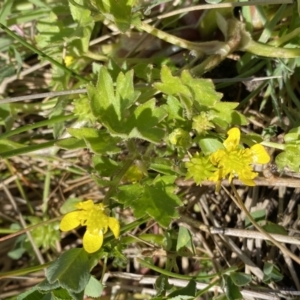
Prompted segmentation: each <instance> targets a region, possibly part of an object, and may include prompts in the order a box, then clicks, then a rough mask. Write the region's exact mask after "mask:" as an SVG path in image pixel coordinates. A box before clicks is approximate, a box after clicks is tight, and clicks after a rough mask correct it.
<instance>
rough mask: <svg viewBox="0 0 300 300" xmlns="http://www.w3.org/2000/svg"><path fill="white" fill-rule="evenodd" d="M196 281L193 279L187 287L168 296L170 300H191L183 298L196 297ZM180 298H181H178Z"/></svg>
mask: <svg viewBox="0 0 300 300" xmlns="http://www.w3.org/2000/svg"><path fill="white" fill-rule="evenodd" d="M196 291H197V289H196V281H195V280H194V279H192V280H191V281H190V282H189V283H188V284H187V286H186V287H184V288H181V289H178V290H176V291H174V292H172V293H170V294H169V295H168V299H190V298H186V297H184V298H182V296H190V297H195V295H196ZM178 297H179V298H178Z"/></svg>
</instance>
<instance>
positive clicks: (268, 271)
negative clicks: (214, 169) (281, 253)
mask: <svg viewBox="0 0 300 300" xmlns="http://www.w3.org/2000/svg"><path fill="white" fill-rule="evenodd" d="M263 272H264V278H263V281H264V282H266V283H269V282H272V281H275V282H276V281H280V280H282V279H283V275H282V274H281V273H280V271H279V269H278V267H277V266H276V265H274V264H271V263H269V262H265V264H264V268H263Z"/></svg>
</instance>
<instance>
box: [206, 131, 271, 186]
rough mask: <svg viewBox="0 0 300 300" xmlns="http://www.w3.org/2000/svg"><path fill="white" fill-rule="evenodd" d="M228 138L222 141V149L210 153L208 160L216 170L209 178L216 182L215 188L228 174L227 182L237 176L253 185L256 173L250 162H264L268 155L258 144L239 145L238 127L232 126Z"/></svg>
mask: <svg viewBox="0 0 300 300" xmlns="http://www.w3.org/2000/svg"><path fill="white" fill-rule="evenodd" d="M227 134H228V138H227V139H226V140H225V141H224V143H223V145H224V149H219V150H217V151H216V152H214V153H212V154H211V155H210V160H211V162H212V164H213V165H214V166H216V167H217V168H218V170H217V171H216V172H215V173H214V174H213V176H211V177H210V178H209V179H210V180H212V181H215V182H216V183H217V187H216V190H217V191H218V190H219V189H220V185H221V180H222V179H224V178H226V177H227V176H228V175H229V182H231V181H232V179H233V177H235V176H237V177H238V178H239V179H240V180H241V181H242V182H243V183H244V184H246V185H249V186H254V185H255V182H254V180H253V179H254V178H255V177H256V176H257V175H258V173H256V172H253V167H252V164H266V163H268V162H269V161H270V156H269V154H268V153H267V151H266V150H265V148H264V147H263V146H262V145H260V144H255V145H253V146H252V147H251V148H246V149H242V148H240V147H239V143H240V136H241V132H240V130H239V129H238V128H232V129H230V130H229V131H228V132H227Z"/></svg>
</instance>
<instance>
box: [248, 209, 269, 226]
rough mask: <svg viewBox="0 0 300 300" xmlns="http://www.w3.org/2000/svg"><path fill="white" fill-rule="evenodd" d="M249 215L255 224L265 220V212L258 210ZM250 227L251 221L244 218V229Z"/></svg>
mask: <svg viewBox="0 0 300 300" xmlns="http://www.w3.org/2000/svg"><path fill="white" fill-rule="evenodd" d="M250 215H251V216H252V218H253V219H254V220H255V221H256V222H260V221H262V220H265V219H266V210H265V209H260V210H256V211H252V212H251V213H250ZM251 225H252V223H251V221H250V220H249V218H248V217H246V218H245V227H246V228H247V227H248V226H251Z"/></svg>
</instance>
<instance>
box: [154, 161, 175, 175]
mask: <svg viewBox="0 0 300 300" xmlns="http://www.w3.org/2000/svg"><path fill="white" fill-rule="evenodd" d="M149 169H151V170H154V171H156V172H158V173H161V174H164V175H175V174H176V173H177V172H176V171H175V170H174V162H173V161H171V160H170V159H169V158H160V157H157V158H155V159H154V160H153V162H152V163H151V164H150V166H149Z"/></svg>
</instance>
